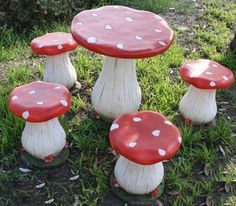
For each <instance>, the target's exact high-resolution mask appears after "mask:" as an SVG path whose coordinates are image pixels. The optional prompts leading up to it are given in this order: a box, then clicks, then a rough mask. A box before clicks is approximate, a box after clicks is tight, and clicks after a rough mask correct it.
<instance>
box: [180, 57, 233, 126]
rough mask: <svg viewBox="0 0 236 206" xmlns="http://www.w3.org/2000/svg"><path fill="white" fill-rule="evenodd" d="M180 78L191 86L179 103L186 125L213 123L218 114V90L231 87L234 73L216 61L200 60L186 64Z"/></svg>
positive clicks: (181, 70) (182, 67) (182, 68)
mask: <svg viewBox="0 0 236 206" xmlns="http://www.w3.org/2000/svg"><path fill="white" fill-rule="evenodd" d="M180 76H181V78H182V79H183V80H184V81H186V82H188V83H189V84H190V86H189V88H188V91H187V93H186V94H185V95H184V96H183V98H182V99H181V101H180V103H179V111H180V113H181V114H182V115H183V116H184V118H185V123H186V124H205V123H209V122H212V121H213V120H214V118H215V116H216V113H217V105H216V99H215V96H216V90H217V89H225V88H228V87H230V86H231V85H232V83H233V81H234V76H233V73H232V72H231V71H230V70H229V69H227V68H226V67H224V66H222V65H220V64H219V63H217V62H215V61H212V60H207V59H199V60H196V61H188V62H186V63H184V64H183V65H182V66H181V69H180Z"/></svg>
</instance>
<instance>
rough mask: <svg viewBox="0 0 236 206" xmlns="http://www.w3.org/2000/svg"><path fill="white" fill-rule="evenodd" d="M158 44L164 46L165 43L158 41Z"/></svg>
mask: <svg viewBox="0 0 236 206" xmlns="http://www.w3.org/2000/svg"><path fill="white" fill-rule="evenodd" d="M158 43H159V44H160V45H161V46H166V45H167V44H166V42H165V41H158Z"/></svg>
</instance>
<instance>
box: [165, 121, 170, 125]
mask: <svg viewBox="0 0 236 206" xmlns="http://www.w3.org/2000/svg"><path fill="white" fill-rule="evenodd" d="M164 123H165V124H168V125H172V122H171V121H169V120H165V121H164Z"/></svg>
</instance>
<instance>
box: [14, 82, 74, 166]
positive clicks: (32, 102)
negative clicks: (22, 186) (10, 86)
mask: <svg viewBox="0 0 236 206" xmlns="http://www.w3.org/2000/svg"><path fill="white" fill-rule="evenodd" d="M70 106H71V94H70V92H69V91H68V89H67V88H65V87H64V86H63V85H60V84H57V83H47V82H41V81H37V82H32V83H30V84H26V85H24V86H19V87H17V88H15V89H14V90H13V91H12V92H11V94H10V97H9V107H10V111H11V112H12V113H13V114H15V115H16V116H17V117H20V118H22V119H24V120H26V124H25V128H24V130H23V133H22V136H21V142H22V147H23V150H24V152H23V157H24V158H25V159H26V160H27V163H29V164H30V165H31V166H35V167H41V168H46V167H53V166H57V165H59V164H61V163H62V162H64V161H65V160H66V158H67V157H68V155H69V150H68V148H67V147H66V145H67V144H66V133H65V131H64V129H63V128H62V126H61V124H60V122H59V121H58V116H60V115H62V114H63V113H65V112H67V111H68V110H69V109H70ZM54 159H55V160H54Z"/></svg>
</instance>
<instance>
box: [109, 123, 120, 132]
mask: <svg viewBox="0 0 236 206" xmlns="http://www.w3.org/2000/svg"><path fill="white" fill-rule="evenodd" d="M118 128H119V124H116V123H114V124H112V125H111V128H110V131H113V130H115V129H118Z"/></svg>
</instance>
